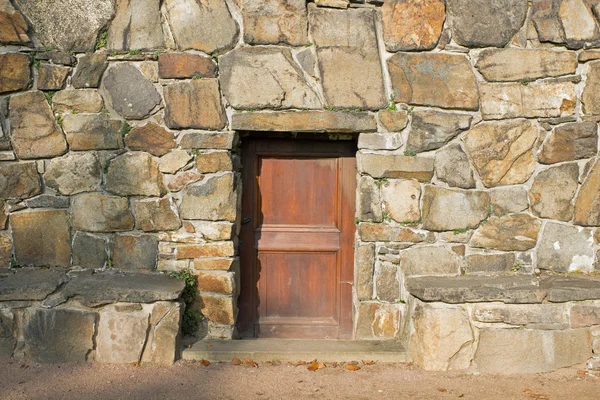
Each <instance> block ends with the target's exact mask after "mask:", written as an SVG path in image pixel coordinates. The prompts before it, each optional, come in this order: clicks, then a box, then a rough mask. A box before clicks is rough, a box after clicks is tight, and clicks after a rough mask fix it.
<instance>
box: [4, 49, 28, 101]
mask: <svg viewBox="0 0 600 400" xmlns="http://www.w3.org/2000/svg"><path fill="white" fill-rule="evenodd" d="M0 64H2V69H1V70H0V93H6V92H14V91H17V90H25V89H27V88H28V87H29V83H30V81H31V71H30V67H29V65H30V64H31V58H30V57H29V56H28V55H27V54H19V53H14V54H13V53H7V54H0Z"/></svg>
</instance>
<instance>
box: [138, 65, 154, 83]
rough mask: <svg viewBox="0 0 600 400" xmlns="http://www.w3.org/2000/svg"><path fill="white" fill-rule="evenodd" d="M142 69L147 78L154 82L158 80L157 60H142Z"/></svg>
mask: <svg viewBox="0 0 600 400" xmlns="http://www.w3.org/2000/svg"><path fill="white" fill-rule="evenodd" d="M140 70H141V71H142V74H144V76H145V77H146V78H148V80H149V81H150V82H154V83H157V82H158V63H157V62H154V61H142V63H141V64H140Z"/></svg>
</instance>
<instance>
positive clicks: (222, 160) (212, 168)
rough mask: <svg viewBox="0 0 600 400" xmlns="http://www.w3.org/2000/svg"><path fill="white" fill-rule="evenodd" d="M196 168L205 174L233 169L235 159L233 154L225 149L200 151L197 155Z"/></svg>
mask: <svg viewBox="0 0 600 400" xmlns="http://www.w3.org/2000/svg"><path fill="white" fill-rule="evenodd" d="M196 169H197V170H198V171H199V172H202V173H205V174H209V173H213V172H219V171H232V170H233V161H232V159H231V155H230V154H229V153H228V152H225V151H215V152H208V153H200V154H198V155H196Z"/></svg>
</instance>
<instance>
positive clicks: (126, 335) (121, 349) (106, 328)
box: [96, 310, 149, 364]
mask: <svg viewBox="0 0 600 400" xmlns="http://www.w3.org/2000/svg"><path fill="white" fill-rule="evenodd" d="M148 320H149V316H148V314H147V313H146V312H144V311H137V312H132V311H130V312H118V311H116V310H110V311H109V310H103V311H102V312H100V321H99V323H98V334H97V335H96V361H99V362H104V363H119V364H121V363H139V362H140V361H141V358H142V351H143V350H144V345H145V344H146V333H147V332H148V325H149V321H148Z"/></svg>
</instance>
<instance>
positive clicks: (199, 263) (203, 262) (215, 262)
mask: <svg viewBox="0 0 600 400" xmlns="http://www.w3.org/2000/svg"><path fill="white" fill-rule="evenodd" d="M192 266H193V267H194V269H196V270H221V271H229V270H235V269H236V268H239V259H237V258H200V259H198V260H193V261H192Z"/></svg>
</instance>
